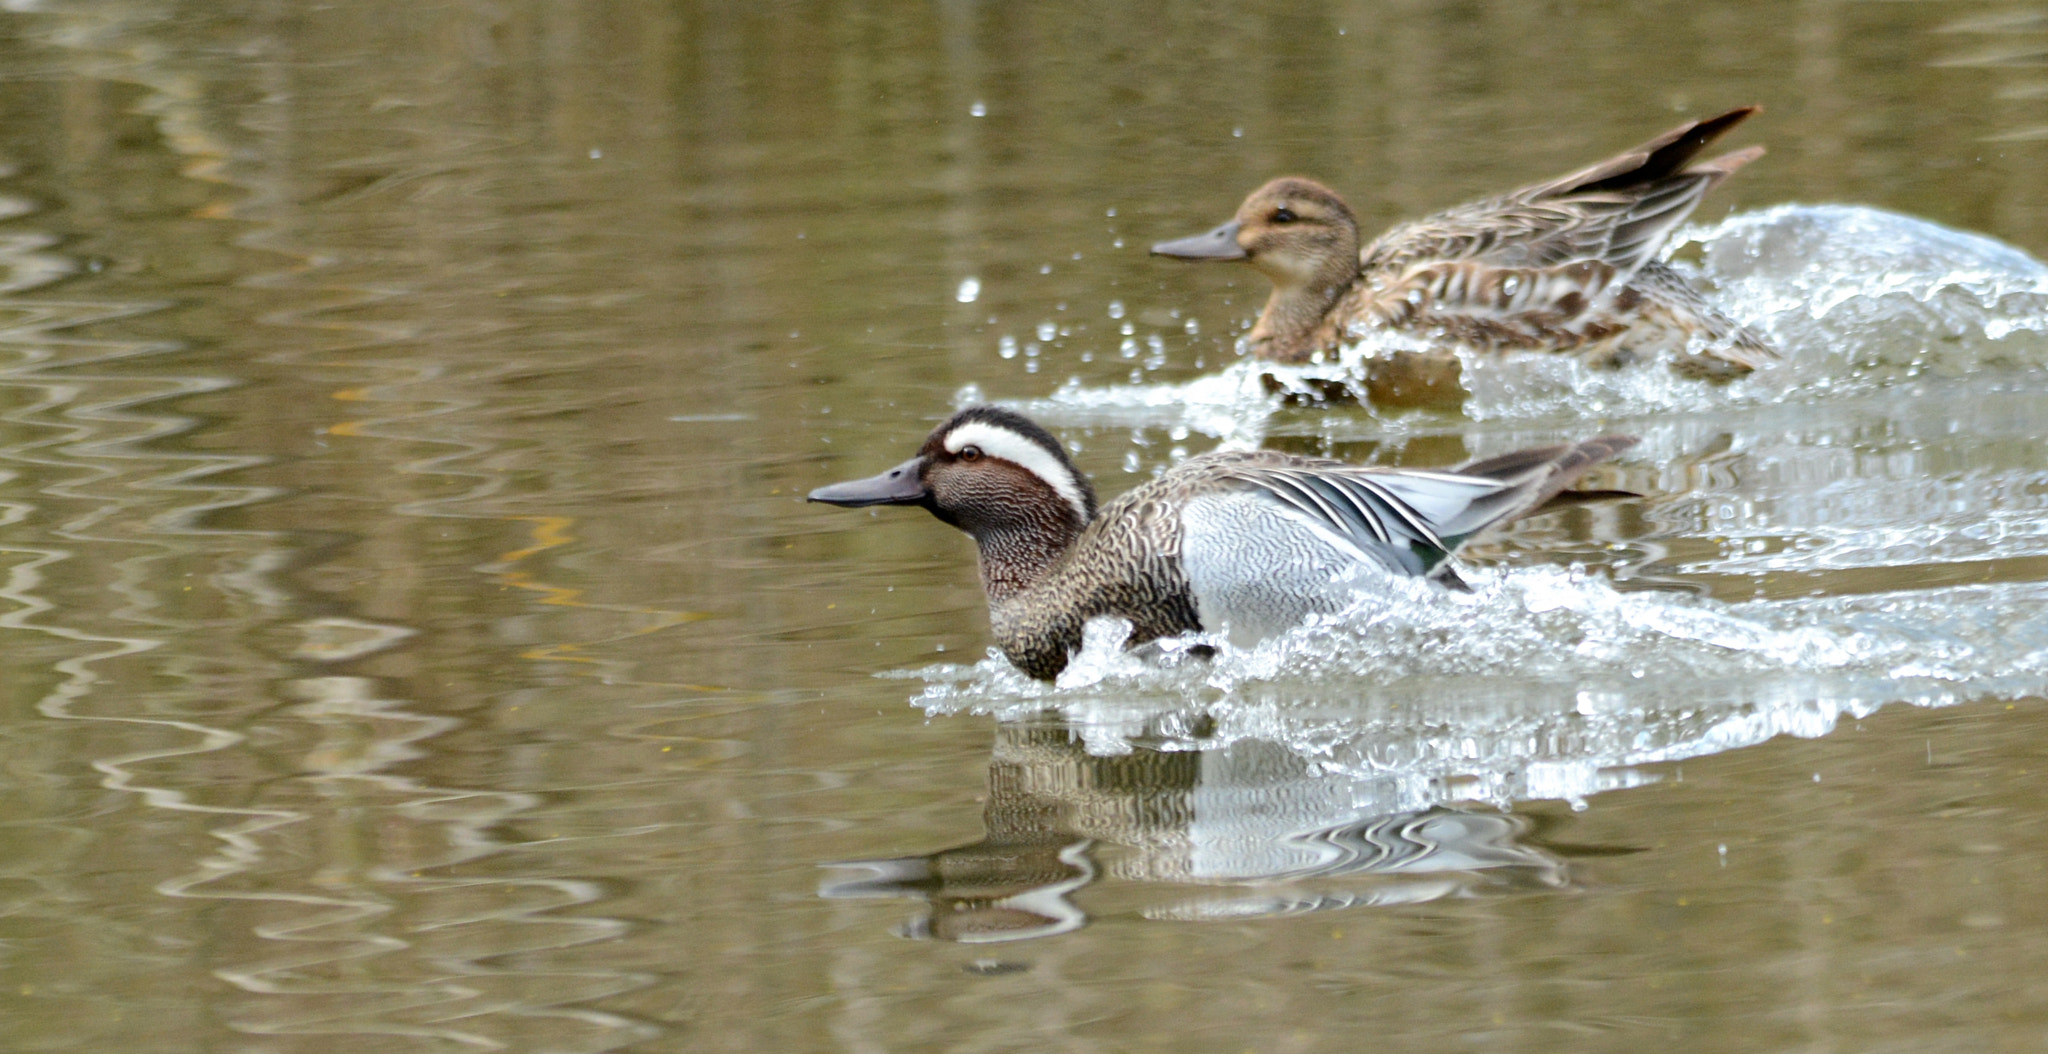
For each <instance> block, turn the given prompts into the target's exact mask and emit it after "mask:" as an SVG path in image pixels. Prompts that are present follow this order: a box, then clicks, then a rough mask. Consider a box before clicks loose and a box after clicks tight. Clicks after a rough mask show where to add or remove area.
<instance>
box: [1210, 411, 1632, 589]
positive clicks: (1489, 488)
mask: <svg viewBox="0 0 2048 1054" xmlns="http://www.w3.org/2000/svg"><path fill="white" fill-rule="evenodd" d="M1635 442H1636V441H1635V440H1634V439H1633V438H1631V437H1629V436H1602V437H1600V438H1598V439H1589V440H1586V441H1584V442H1579V443H1565V444H1560V445H1558V446H1551V447H1539V448H1534V449H1530V450H1520V451H1516V452H1514V453H1512V454H1505V455H1501V456H1500V457H1496V458H1489V459H1486V460H1484V461H1478V462H1474V463H1473V464H1471V465H1467V466H1465V467H1464V468H1462V469H1459V470H1456V471H1450V472H1432V471H1422V470H1416V469H1393V468H1359V467H1355V466H1349V465H1342V464H1339V463H1335V462H1321V461H1316V462H1301V461H1297V462H1293V463H1271V462H1264V463H1261V462H1245V463H1237V464H1228V465H1218V466H1217V467H1216V470H1215V472H1216V476H1217V477H1218V478H1219V479H1220V480H1224V481H1228V482H1229V483H1230V484H1232V485H1235V486H1237V487H1240V488H1243V489H1247V490H1250V491H1253V492H1255V493H1257V494H1258V495H1259V496H1261V497H1264V498H1268V499H1270V500H1272V501H1274V502H1277V503H1279V504H1280V505H1281V506H1283V507H1285V508H1286V509H1287V510H1288V511H1289V512H1290V513H1292V514H1293V515H1294V516H1296V517H1297V518H1298V519H1299V520H1300V521H1301V522H1303V523H1304V524H1305V525H1306V526H1308V527H1309V528H1311V529H1312V530H1315V531H1317V532H1318V533H1322V534H1325V535H1328V536H1332V537H1334V538H1335V539H1337V540H1338V541H1340V542H1342V543H1343V544H1344V545H1346V546H1348V547H1350V548H1352V549H1354V550H1357V551H1358V552H1359V553H1360V554H1361V555H1362V556H1365V557H1367V558H1370V559H1373V560H1375V561H1378V562H1381V563H1387V564H1391V565H1393V566H1396V567H1399V568H1401V569H1403V570H1405V571H1407V572H1408V573H1410V574H1416V575H1446V574H1448V573H1449V571H1450V566H1449V564H1448V562H1447V560H1448V558H1449V557H1450V555H1451V554H1452V553H1453V552H1455V551H1456V550H1457V548H1458V547H1459V546H1460V545H1463V544H1464V543H1465V541H1466V540H1467V539H1469V538H1471V537H1472V536H1473V535H1475V534H1478V533H1479V532H1480V531H1483V530H1485V529H1487V528H1488V527H1492V526H1495V525H1497V524H1501V523H1504V522H1506V521H1508V520H1511V519H1513V518H1515V517H1516V516H1520V515H1522V514H1523V513H1526V512H1528V511H1530V510H1532V509H1535V508H1538V507H1540V506H1541V505H1543V504H1544V503H1545V502H1547V501H1549V500H1550V499H1551V498H1553V497H1555V496H1556V495H1557V494H1558V492H1559V491H1561V490H1563V489H1564V488H1565V487H1567V486H1570V485H1571V483H1572V481H1574V480H1576V479H1578V478H1579V477H1580V476H1581V475H1584V474H1585V472H1586V470H1587V469H1589V468H1591V467H1592V466H1594V465H1596V464H1598V463H1600V462H1602V461H1605V460H1607V459H1609V458H1611V457H1613V456H1615V455H1616V454H1619V453H1620V452H1622V451H1623V450H1626V449H1628V448H1629V447H1631V446H1634V445H1635Z"/></svg>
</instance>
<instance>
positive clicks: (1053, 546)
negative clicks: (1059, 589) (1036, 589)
mask: <svg viewBox="0 0 2048 1054" xmlns="http://www.w3.org/2000/svg"><path fill="white" fill-rule="evenodd" d="M1083 526H1084V525H1082V524H1079V523H1077V522H1075V521H1074V519H1073V518H1072V517H1064V518H1063V519H1062V522H1061V524H1060V525H1059V526H1057V527H1055V526H1053V525H1050V524H1043V523H1041V524H1031V525H1018V526H1007V527H1002V528H996V529H991V530H986V531H981V532H977V533H976V534H975V536H974V542H975V545H976V546H977V547H978V548H980V550H981V587H982V588H983V589H984V590H987V592H988V600H989V603H990V604H1001V603H1003V602H1005V601H1008V600H1013V599H1015V598H1017V597H1019V596H1021V595H1023V594H1024V593H1025V592H1026V591H1027V590H1029V589H1030V588H1031V587H1032V586H1035V585H1037V584H1038V583H1039V582H1040V581H1042V580H1043V579H1044V578H1045V576H1046V574H1047V573H1048V572H1050V571H1051V570H1052V569H1053V568H1054V567H1055V566H1057V565H1058V564H1059V562H1060V559H1061V558H1062V557H1064V556H1066V554H1067V550H1068V549H1071V548H1073V545H1074V539H1076V538H1079V537H1080V536H1081V530H1082V527H1083Z"/></svg>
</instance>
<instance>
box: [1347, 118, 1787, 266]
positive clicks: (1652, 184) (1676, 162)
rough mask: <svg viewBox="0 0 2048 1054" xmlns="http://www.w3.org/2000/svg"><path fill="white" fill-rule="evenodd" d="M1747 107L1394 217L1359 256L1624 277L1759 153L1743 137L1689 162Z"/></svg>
mask: <svg viewBox="0 0 2048 1054" xmlns="http://www.w3.org/2000/svg"><path fill="white" fill-rule="evenodd" d="M1756 110H1757V108H1756V107H1753V106H1745V107H1742V108H1740V109H1736V110H1730V111H1729V112H1727V113H1725V114H1722V115H1720V116H1719V117H1712V118H1708V119H1706V120H1703V121H1693V122H1689V123H1687V124H1684V125H1680V126H1679V127H1677V128H1674V129H1672V130H1670V131H1668V132H1665V133H1664V134H1663V135H1660V136H1658V137H1657V138H1655V139H1652V140H1650V141H1649V142H1647V143H1644V144H1642V145H1641V146H1638V147H1636V148H1634V149H1632V150H1628V151H1625V152H1623V153H1621V154H1617V155H1615V156H1614V157H1611V158H1608V159H1607V160H1605V161H1602V162H1600V163H1598V164H1595V165H1592V166H1589V167H1587V168H1584V169H1580V170H1579V171H1577V172H1574V173H1572V174H1570V175H1567V176H1563V177H1561V178H1558V179H1553V180H1549V181H1547V182H1543V183H1538V184H1535V185H1533V186H1528V187H1524V188H1522V189H1520V190H1517V191H1514V192H1512V193H1508V194H1503V195H1501V196H1499V197H1495V198H1489V199H1487V200H1484V201H1477V202H1472V203H1470V204H1466V205H1460V206H1457V207H1456V208H1452V209H1447V210H1445V211H1443V212H1440V213H1437V214H1436V215H1434V216H1430V217H1427V218H1425V219H1422V220H1418V221H1415V222H1413V223H1407V224H1403V225H1401V226H1398V227H1395V228H1394V229H1393V230H1390V231H1388V232H1387V233H1386V234H1384V235H1381V236H1380V237H1379V238H1377V239H1375V240H1374V241H1373V243H1372V244H1370V245H1368V246H1366V248H1365V250H1364V251H1363V252H1362V253H1360V260H1361V264H1362V265H1363V267H1364V270H1365V271H1366V273H1367V274H1379V275H1382V276H1384V278H1385V279H1387V280H1396V281H1397V280H1399V279H1400V278H1401V277H1403V276H1405V275H1406V274H1407V272H1409V271H1411V270H1412V269H1414V268H1416V267H1418V266H1423V265H1430V264H1439V263H1443V264H1472V265H1477V266H1480V267H1501V268H1518V269H1532V270H1544V269H1550V268H1557V267H1561V266H1569V265H1573V264H1577V263H1581V262H1589V263H1598V264H1604V265H1606V266H1607V267H1611V268H1613V274H1612V275H1611V276H1608V279H1607V282H1603V283H1602V284H1603V285H1604V284H1607V283H1608V282H1612V281H1614V280H1621V281H1626V280H1627V277H1628V276H1629V275H1631V274H1633V273H1634V272H1635V271H1636V269H1637V268H1639V267H1641V266H1642V265H1643V264H1644V263H1645V262H1646V261H1648V260H1650V259H1651V258H1652V257H1654V256H1655V255H1656V253H1657V251H1658V250H1659V249H1660V248H1662V247H1663V244H1664V241H1665V239H1666V238H1668V237H1669V236H1670V234H1671V231H1672V230H1674V229H1675V228H1677V226H1678V225H1679V224H1681V223H1683V222H1685V219H1686V217H1687V216H1690V215H1691V214H1692V211H1693V209H1694V208H1696V207H1697V206H1698V205H1699V203H1700V199H1701V198H1702V197H1704V196H1705V195H1706V193H1707V191H1708V190H1709V189H1711V188H1712V187H1713V186H1714V185H1715V184H1716V183H1719V182H1720V181H1721V180H1723V179H1726V178H1727V177H1728V176H1729V175H1730V174H1732V173H1733V172H1734V171H1735V170H1736V169H1738V168H1741V167H1742V166H1743V165H1745V164H1748V163H1749V162H1751V161H1754V160H1755V159H1757V158H1758V157H1760V156H1762V155H1763V148H1762V147H1750V148H1748V149H1746V150H1738V151H1736V152H1734V153H1731V154H1724V155H1722V156H1721V157H1717V158H1714V159H1712V160H1710V161H1704V162H1701V163H1699V164H1689V162H1691V160H1692V158H1693V156H1694V155H1695V154H1697V153H1698V152H1699V151H1700V150H1701V149H1703V148H1704V147H1706V145H1707V144H1708V143H1710V142H1712V141H1713V140H1714V139H1716V138H1718V137H1719V136H1721V135H1722V134H1724V133H1725V132H1727V131H1728V130H1729V129H1730V128H1733V127H1734V126H1735V125H1737V124H1739V123H1741V121H1742V120H1743V119H1744V118H1747V117H1748V116H1749V115H1750V114H1753V113H1755V112H1756Z"/></svg>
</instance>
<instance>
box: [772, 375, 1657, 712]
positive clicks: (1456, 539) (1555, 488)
mask: <svg viewBox="0 0 2048 1054" xmlns="http://www.w3.org/2000/svg"><path fill="white" fill-rule="evenodd" d="M1634 444H1635V440H1634V439H1631V438H1629V437H1627V436H1606V437H1603V438H1600V439H1592V440H1587V441H1585V442H1582V443H1572V444H1564V445H1561V446H1554V447H1543V448H1539V449H1532V450H1522V451H1518V452H1516V453H1512V454H1505V455H1502V456H1500V457H1494V458H1488V459H1486V460H1483V461H1477V462H1473V463H1472V464H1469V465H1466V466H1464V467H1463V468H1460V469H1457V470H1455V471H1449V472H1427V471H1418V470H1414V469H1395V468H1360V467H1357V466H1354V465H1347V464H1344V463H1343V462H1339V461H1328V460H1322V459H1316V458H1303V457H1295V456H1293V455H1289V454H1282V453H1278V452H1273V451H1244V452H1237V453H1215V454H1205V455H1203V456H1201V457H1195V458H1190V459H1188V460H1187V461H1184V462H1182V463H1180V464H1179V465H1176V466H1174V467H1173V468H1171V469H1169V470H1167V472H1166V473H1165V474H1164V475H1162V476H1160V477H1159V478H1158V479H1155V480H1152V481H1151V482H1149V483H1145V484H1143V485H1142V486H1139V487H1138V488H1137V489H1136V490H1133V491H1131V492H1130V493H1128V494H1125V495H1124V496H1123V497H1121V498H1118V499H1117V500H1116V501H1113V502H1111V503H1110V504H1109V505H1108V506H1107V507H1106V508H1103V509H1101V510H1100V511H1098V510H1097V508H1096V504H1095V491H1094V489H1093V488H1092V487H1090V486H1089V484H1088V480H1087V479H1086V477H1084V476H1082V475H1081V473H1080V472H1079V471H1078V470H1077V469H1075V467H1074V463H1073V462H1072V461H1071V460H1069V459H1068V458H1067V454H1066V451H1065V450H1063V449H1062V448H1061V447H1060V444H1059V441H1058V440H1056V439H1054V438H1053V437H1052V435H1051V433H1049V432H1047V431H1046V430H1045V429H1043V428H1040V427H1039V426H1038V425H1037V424H1035V423H1033V422H1032V421H1031V420H1030V419H1029V418H1026V417H1024V416H1022V415H1020V414H1016V413H1012V412H1011V411H1008V410H1003V409H999V408H997V407H992V406H976V407H970V408H969V409H966V410H962V411H960V412H959V413H957V414H954V415H953V416H952V418H951V419H949V420H947V421H946V422H945V423H944V424H942V425H940V426H939V427H938V428H937V429H935V430H934V431H933V432H932V434H931V435H930V436H929V437H927V438H926V439H925V441H924V446H923V447H922V448H920V449H919V450H918V452H917V456H916V457H913V458H911V459H910V460H909V461H906V462H904V463H903V464H901V465H898V466H896V467H895V468H892V469H890V470H889V471H887V472H884V473H882V474H881V475H879V476H874V477H871V478H869V479H862V480H855V481H853V482H850V483H839V484H835V485H833V486H830V487H821V488H819V489H817V490H814V491H812V492H811V494H810V500H812V501H821V502H826V503H828V504H832V505H843V506H847V507H850V508H858V507H861V506H866V505H921V506H923V507H924V508H926V509H928V510H930V511H931V513H932V514H933V515H934V516H937V517H938V518H939V519H941V520H943V521H945V522H946V523H949V524H952V525H953V526H955V527H958V528H960V529H961V530H963V531H965V532H967V533H968V534H969V535H972V536H973V538H974V541H975V544H976V546H977V547H979V549H980V551H981V582H982V586H983V588H984V589H985V590H986V591H987V593H988V601H989V614H990V621H991V622H992V623H993V625H994V629H995V636H996V641H997V643H998V644H999V645H1000V646H1001V647H1002V649H1003V654H1004V655H1006V656H1008V657H1009V660H1010V661H1011V662H1012V663H1014V664H1016V666H1017V668H1018V669H1021V670H1023V671H1024V672H1025V673H1027V674H1030V675H1031V676H1033V677H1038V678H1042V679H1046V680H1050V679H1052V678H1054V677H1057V676H1059V673H1060V671H1061V670H1063V669H1065V668H1066V665H1067V660H1068V659H1069V657H1070V656H1071V655H1072V654H1073V652H1074V650H1075V649H1076V648H1078V647H1080V644H1081V627H1082V624H1083V623H1085V622H1086V621H1087V620H1089V619H1090V618H1093V617H1095V616H1098V615H1115V616H1119V617H1122V618H1125V619H1128V620H1130V622H1131V638H1130V643H1131V644H1133V645H1136V644H1142V643H1145V642H1147V641H1151V640H1155V639H1157V638H1160V637H1167V636H1172V635H1174V634H1178V633H1186V632H1191V631H1197V630H1207V631H1211V632H1223V633H1227V634H1229V636H1230V638H1231V639H1232V640H1233V641H1238V642H1248V641H1253V640H1257V639H1259V638H1260V637H1264V636H1267V635H1270V634H1272V633H1275V632H1278V631H1280V630H1283V629H1286V628H1287V627H1289V626H1292V625H1294V624H1295V623H1297V622H1299V621H1301V619H1302V618H1303V617H1305V616H1307V615H1309V614H1311V613H1315V612H1335V611H1339V610H1342V609H1343V608H1344V607H1345V606H1346V605H1347V604H1348V603H1349V602H1350V601H1351V600H1352V599H1353V598H1355V596H1356V595H1357V592H1358V591H1359V590H1360V589H1361V588H1370V586H1371V584H1372V582H1373V580H1374V579H1376V578H1377V579H1381V580H1384V579H1385V578H1386V577H1387V576H1414V577H1426V578H1430V579H1434V580H1436V581H1439V582H1442V583H1444V584H1446V585H1449V586H1454V587H1456V586H1462V585H1463V583H1461V582H1459V581H1458V578H1457V575H1456V574H1455V573H1454V572H1453V570H1452V567H1451V559H1450V557H1451V553H1452V552H1453V551H1455V550H1456V549H1457V548H1458V547H1459V546H1460V545H1462V544H1463V543H1464V542H1465V541H1466V539H1468V538H1470V537H1472V536H1473V535H1474V534H1477V533H1478V532H1480V531H1482V530H1484V529H1486V528H1487V527H1491V526H1493V525H1495V524H1499V523H1502V522H1505V521H1507V520H1510V519H1513V518H1514V517H1516V516H1519V515H1521V514H1523V513H1526V512H1529V511H1530V510H1532V509H1535V508H1537V507H1538V506H1540V505H1542V504H1543V503H1544V502H1546V501H1548V500H1550V499H1551V498H1552V497H1555V496H1556V495H1557V493H1558V492H1559V491H1561V490H1563V489H1564V488H1565V487H1566V486H1568V485H1569V484H1570V483H1571V482H1572V481H1573V480H1575V479H1577V478H1578V477H1579V476H1580V475H1581V474H1583V473H1584V472H1585V471H1586V470H1587V469H1588V468H1590V467H1591V466H1593V465H1594V464H1597V463H1598V462H1601V461H1604V460H1606V459H1608V458H1610V457H1612V456H1614V455H1615V454H1617V453H1619V452H1621V451H1623V450H1626V449H1628V448H1629V447H1630V446H1633V445H1634Z"/></svg>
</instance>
